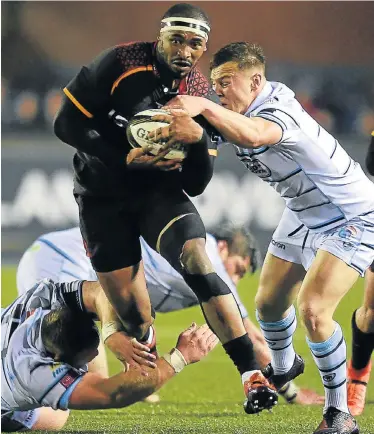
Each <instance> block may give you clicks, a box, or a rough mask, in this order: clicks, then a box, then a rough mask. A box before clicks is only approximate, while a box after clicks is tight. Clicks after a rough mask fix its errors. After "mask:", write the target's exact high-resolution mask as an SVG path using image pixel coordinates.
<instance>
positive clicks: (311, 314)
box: [298, 301, 331, 332]
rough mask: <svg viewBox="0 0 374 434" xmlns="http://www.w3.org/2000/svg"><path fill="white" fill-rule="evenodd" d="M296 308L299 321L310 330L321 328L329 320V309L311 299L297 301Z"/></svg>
mask: <svg viewBox="0 0 374 434" xmlns="http://www.w3.org/2000/svg"><path fill="white" fill-rule="evenodd" d="M298 310H299V316H300V320H301V323H302V324H303V325H304V327H305V328H306V329H307V330H308V331H310V332H315V331H317V330H319V329H321V328H322V327H324V326H325V325H326V323H327V322H328V321H329V320H331V315H330V314H329V311H328V310H327V309H325V308H324V307H323V306H320V305H319V304H318V303H316V302H315V303H314V302H313V301H299V302H298Z"/></svg>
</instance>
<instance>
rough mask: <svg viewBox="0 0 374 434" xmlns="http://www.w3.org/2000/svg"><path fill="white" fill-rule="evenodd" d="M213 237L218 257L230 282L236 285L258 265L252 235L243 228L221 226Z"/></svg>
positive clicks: (255, 245) (256, 249) (255, 244)
mask: <svg viewBox="0 0 374 434" xmlns="http://www.w3.org/2000/svg"><path fill="white" fill-rule="evenodd" d="M213 236H214V237H215V238H216V240H217V244H218V250H219V254H220V257H221V259H222V261H223V263H224V265H225V268H226V271H227V273H228V274H229V276H230V277H231V279H232V281H233V282H234V283H235V284H237V283H238V282H239V280H240V279H241V278H242V277H243V276H244V275H245V274H246V273H247V272H248V271H249V270H250V271H251V272H252V273H254V272H255V271H256V269H257V267H258V265H259V260H260V258H259V251H258V248H257V242H256V240H255V238H254V237H253V235H252V234H251V233H250V232H249V231H248V230H247V229H245V228H243V227H235V226H232V225H229V224H226V225H222V226H221V227H220V228H219V229H218V230H217V231H216V232H214V233H213Z"/></svg>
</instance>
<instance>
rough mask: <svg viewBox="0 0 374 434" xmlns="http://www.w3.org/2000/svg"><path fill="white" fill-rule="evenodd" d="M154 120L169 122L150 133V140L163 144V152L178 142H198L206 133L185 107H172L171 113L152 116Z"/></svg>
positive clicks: (184, 143)
mask: <svg viewBox="0 0 374 434" xmlns="http://www.w3.org/2000/svg"><path fill="white" fill-rule="evenodd" d="M152 120H155V121H159V122H167V123H168V124H169V125H167V126H165V127H161V128H157V129H156V130H154V131H151V132H150V133H149V134H148V139H149V140H151V141H153V142H155V143H162V144H163V151H162V152H164V151H165V150H168V149H170V148H172V147H173V145H176V144H182V145H192V144H194V143H197V142H199V141H200V140H201V138H202V136H203V133H204V130H203V128H202V127H201V126H200V125H199V124H198V123H197V122H195V121H194V120H193V119H192V117H191V116H189V114H188V113H187V112H186V111H185V110H183V109H172V110H170V111H169V114H159V115H156V116H152Z"/></svg>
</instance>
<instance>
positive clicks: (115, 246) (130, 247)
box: [76, 196, 141, 273]
mask: <svg viewBox="0 0 374 434" xmlns="http://www.w3.org/2000/svg"><path fill="white" fill-rule="evenodd" d="M76 201H77V204H78V206H79V223H80V229H81V232H82V236H83V240H84V244H85V248H86V251H87V255H88V256H89V258H90V259H91V263H92V266H93V268H94V269H95V271H97V272H100V273H108V272H112V271H114V270H121V269H124V268H127V267H130V266H132V265H135V264H138V263H139V261H140V259H141V250H140V242H139V227H138V222H137V214H136V210H134V209H133V208H132V205H133V204H132V201H131V198H126V199H122V198H96V197H89V196H76Z"/></svg>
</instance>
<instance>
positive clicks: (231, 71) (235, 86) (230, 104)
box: [211, 62, 256, 114]
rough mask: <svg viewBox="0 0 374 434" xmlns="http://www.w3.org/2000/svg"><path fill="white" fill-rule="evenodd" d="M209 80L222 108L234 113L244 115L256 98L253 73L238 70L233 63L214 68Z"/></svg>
mask: <svg viewBox="0 0 374 434" xmlns="http://www.w3.org/2000/svg"><path fill="white" fill-rule="evenodd" d="M211 79H212V84H213V89H214V90H215V91H216V93H217V95H218V97H219V99H220V101H221V104H222V105H223V107H225V108H227V109H229V110H232V111H234V112H236V113H241V114H244V113H245V112H246V111H247V109H248V107H249V106H250V105H251V103H252V102H253V100H254V99H255V97H256V95H255V94H254V88H253V71H251V70H240V69H239V68H238V66H237V64H236V63H235V62H227V63H224V64H223V65H220V66H218V67H217V68H214V69H213V70H212V72H211Z"/></svg>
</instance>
